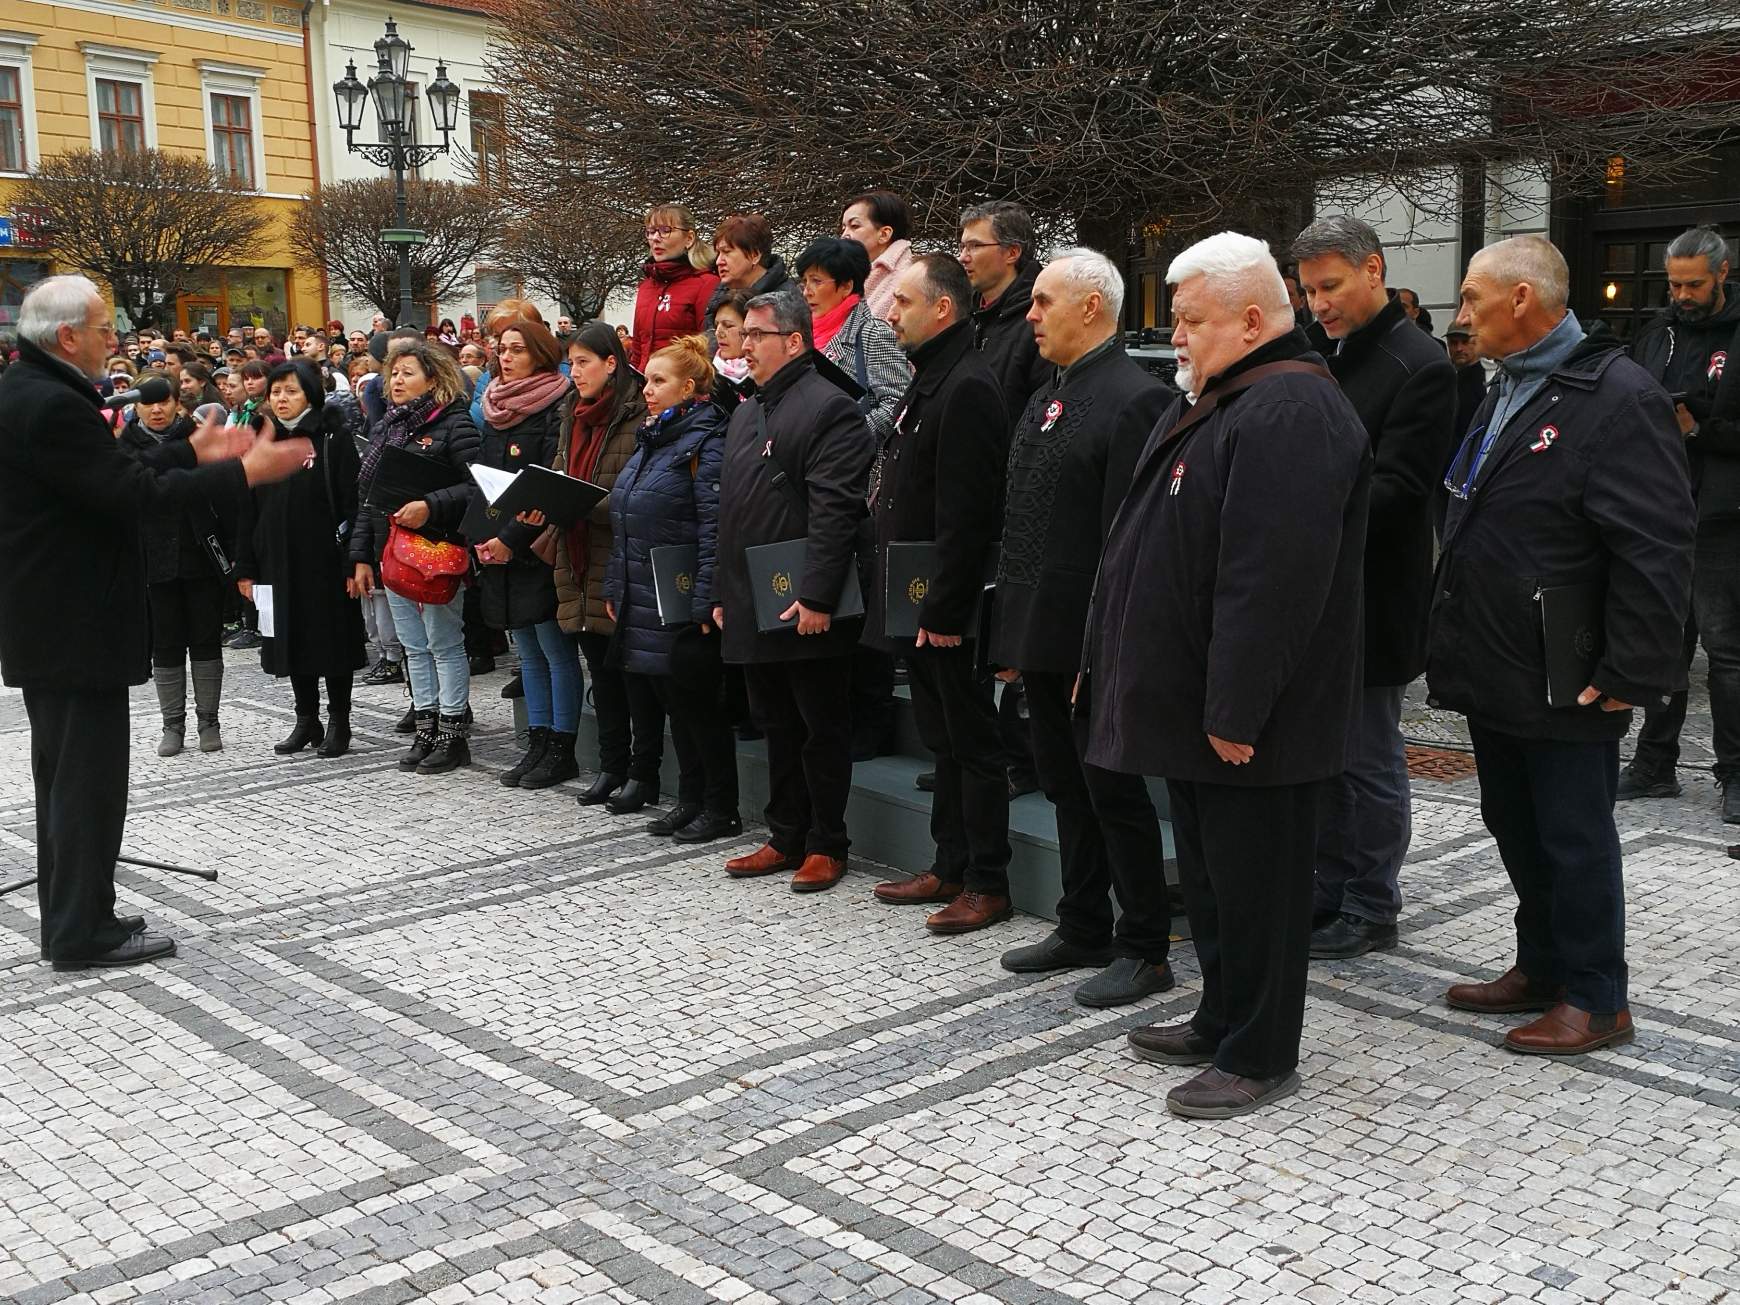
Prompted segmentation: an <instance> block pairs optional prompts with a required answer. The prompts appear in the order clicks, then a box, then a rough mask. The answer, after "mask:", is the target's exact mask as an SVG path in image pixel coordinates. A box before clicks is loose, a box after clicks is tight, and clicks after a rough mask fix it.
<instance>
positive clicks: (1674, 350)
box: [1631, 282, 1740, 529]
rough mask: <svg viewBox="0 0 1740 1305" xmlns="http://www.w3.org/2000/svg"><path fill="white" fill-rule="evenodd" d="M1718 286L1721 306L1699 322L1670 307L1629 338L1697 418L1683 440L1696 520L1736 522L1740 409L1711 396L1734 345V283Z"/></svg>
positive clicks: (1738, 337) (1738, 336)
mask: <svg viewBox="0 0 1740 1305" xmlns="http://www.w3.org/2000/svg"><path fill="white" fill-rule="evenodd" d="M1723 290H1724V293H1725V298H1724V301H1723V304H1722V310H1721V311H1720V312H1718V313H1715V314H1713V315H1711V316H1710V317H1707V318H1704V319H1703V320H1702V321H1697V322H1687V321H1684V320H1682V319H1681V317H1680V314H1679V311H1678V310H1677V309H1673V308H1669V309H1667V310H1665V311H1663V312H1661V313H1659V314H1657V315H1656V316H1655V317H1653V318H1651V319H1650V321H1649V322H1648V323H1647V324H1646V325H1645V326H1644V328H1643V329H1642V330H1641V331H1639V332H1638V334H1637V338H1636V339H1635V340H1633V341H1632V343H1631V357H1632V359H1633V360H1634V361H1635V362H1636V363H1637V365H1638V366H1639V367H1642V368H1643V369H1644V370H1645V371H1646V372H1648V373H1649V374H1650V375H1651V376H1653V377H1655V379H1656V380H1657V381H1659V382H1660V383H1661V387H1662V388H1663V389H1664V390H1666V391H1667V392H1668V393H1669V394H1670V395H1672V394H1683V395H1685V396H1686V398H1685V404H1686V410H1687V411H1688V412H1690V413H1691V414H1692V417H1693V418H1694V419H1695V420H1696V421H1697V423H1698V429H1697V430H1696V432H1695V433H1693V434H1692V435H1690V436H1688V437H1687V438H1686V442H1685V449H1686V458H1687V460H1688V462H1689V463H1690V469H1691V476H1692V493H1693V495H1694V496H1695V497H1696V498H1697V501H1698V520H1700V521H1726V522H1734V521H1740V413H1735V412H1732V411H1728V412H1724V411H1720V410H1719V408H1718V405H1717V403H1716V399H1717V397H1718V395H1719V393H1720V391H1721V386H1722V381H1723V378H1724V377H1725V376H1726V375H1728V374H1729V373H1730V372H1732V371H1733V368H1731V367H1730V366H1729V365H1728V364H1729V362H1730V360H1732V359H1734V357H1735V352H1736V346H1737V345H1740V284H1736V283H1735V282H1729V283H1728V284H1727V285H1726V286H1724V287H1723ZM1731 406H1732V405H1730V407H1731ZM1724 528H1725V529H1732V526H1731V525H1730V526H1727V527H1724Z"/></svg>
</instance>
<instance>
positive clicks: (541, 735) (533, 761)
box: [501, 725, 550, 788]
mask: <svg viewBox="0 0 1740 1305" xmlns="http://www.w3.org/2000/svg"><path fill="white" fill-rule="evenodd" d="M527 733H528V735H529V738H528V740H527V743H526V755H525V756H523V757H521V758H520V759H519V760H518V761H517V762H515V763H514V764H513V765H512V766H511V767H509V768H508V769H507V770H504V771H502V773H501V786H502V787H503V788H518V787H519V786H520V781H521V780H522V779H524V778H525V777H526V776H527V775H529V774H531V773H532V771H534V770H536V769H537V766H538V763H539V762H540V761H542V760H543V759H544V753H546V752H548V751H549V749H550V729H549V727H548V726H547V725H534V726H532V727H531V729H530V730H528V731H527Z"/></svg>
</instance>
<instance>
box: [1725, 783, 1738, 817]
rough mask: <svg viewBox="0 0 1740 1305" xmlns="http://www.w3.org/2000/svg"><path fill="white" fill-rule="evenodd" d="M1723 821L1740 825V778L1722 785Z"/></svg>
mask: <svg viewBox="0 0 1740 1305" xmlns="http://www.w3.org/2000/svg"><path fill="white" fill-rule="evenodd" d="M1722 823H1723V824H1725V825H1740V780H1735V779H1731V780H1729V781H1728V782H1727V783H1726V784H1724V785H1722Z"/></svg>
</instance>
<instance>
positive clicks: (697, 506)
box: [604, 400, 725, 675]
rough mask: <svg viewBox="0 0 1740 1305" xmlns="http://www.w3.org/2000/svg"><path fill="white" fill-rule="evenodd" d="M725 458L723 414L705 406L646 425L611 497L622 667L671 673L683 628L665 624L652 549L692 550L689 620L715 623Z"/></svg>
mask: <svg viewBox="0 0 1740 1305" xmlns="http://www.w3.org/2000/svg"><path fill="white" fill-rule="evenodd" d="M724 460H725V414H724V413H722V412H721V411H720V410H719V409H718V408H716V407H714V406H713V405H712V404H711V403H708V402H706V401H705V400H702V401H701V402H699V403H695V402H691V403H689V404H687V405H681V406H679V407H676V408H666V409H665V410H664V411H663V412H661V413H660V414H659V415H658V417H657V418H656V419H655V420H653V421H651V422H649V423H648V424H647V425H645V426H643V427H641V430H640V438H639V441H638V445H637V447H636V448H635V451H634V452H633V453H632V454H630V455H629V459H628V465H627V466H625V467H623V469H622V474H621V475H619V476H618V477H617V478H616V484H615V486H614V487H613V488H612V489H611V491H610V530H611V540H612V543H611V553H610V569H609V571H608V572H607V573H606V576H605V582H604V596H605V597H606V598H607V599H608V600H609V601H610V602H611V603H612V604H613V605H614V606H615V608H616V628H617V630H618V631H619V632H620V634H621V636H622V645H621V646H622V668H623V669H624V670H625V671H633V672H635V673H636V674H640V675H669V674H670V673H671V649H672V647H673V646H674V645H675V644H676V641H677V632H678V631H679V630H680V629H682V628H683V627H681V626H675V625H673V626H670V627H669V628H667V627H665V626H664V625H662V624H660V622H659V605H658V598H657V595H656V594H655V593H654V592H653V572H652V550H653V549H655V548H661V547H663V546H664V545H666V544H694V545H696V546H697V553H698V564H697V565H696V567H695V588H694V590H693V592H692V594H691V596H690V612H691V619H692V620H694V621H697V622H699V621H706V622H708V623H711V622H712V620H713V573H714V560H715V554H716V550H717V547H718V542H719V469H720V466H721V465H722V463H723V462H724Z"/></svg>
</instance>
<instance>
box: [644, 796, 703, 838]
mask: <svg viewBox="0 0 1740 1305" xmlns="http://www.w3.org/2000/svg"><path fill="white" fill-rule="evenodd" d="M700 814H701V804H700V803H699V802H679V803H677V805H676V806H674V807H672V808H671V809H670V810H669V811H667V812H665V813H664V815H662V816H658V817H655V818H654V819H652V820H649V821H647V822H646V832H647V833H649V834H651V835H653V836H654V837H655V838H669V837H670V836H671V835H672V834H674V833H676V832H677V831H678V830H679V829H681V828H682V827H683V826H684V825H686V824H688V823H689V822H690V821H691V820H693V819H694V818H695V817H696V816H698V815H700Z"/></svg>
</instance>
